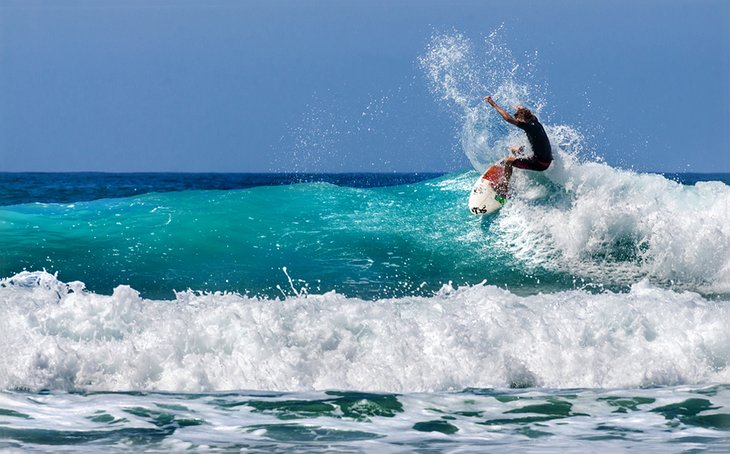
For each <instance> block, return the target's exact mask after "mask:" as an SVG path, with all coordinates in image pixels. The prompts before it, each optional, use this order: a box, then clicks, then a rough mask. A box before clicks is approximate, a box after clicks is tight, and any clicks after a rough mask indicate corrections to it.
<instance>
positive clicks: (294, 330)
mask: <svg viewBox="0 0 730 454" xmlns="http://www.w3.org/2000/svg"><path fill="white" fill-rule="evenodd" d="M729 318H730V305H727V304H726V303H724V302H713V301H708V300H705V299H703V298H702V297H701V296H699V295H698V294H696V293H692V292H683V293H677V292H674V291H671V290H663V289H659V288H656V287H653V286H652V285H650V284H648V283H646V282H641V283H638V284H635V285H634V286H632V288H631V290H630V292H628V293H612V292H604V293H601V294H593V293H588V292H585V291H581V290H571V291H565V292H558V293H552V294H547V295H533V296H524V297H520V296H517V295H514V294H512V293H510V292H507V291H505V290H502V289H499V288H496V287H493V286H482V285H477V286H473V287H464V288H461V289H453V288H450V287H448V286H446V287H444V288H443V289H442V290H441V291H440V292H439V293H438V294H436V295H433V296H431V297H408V298H399V299H382V300H377V301H363V300H361V299H357V298H347V297H345V296H343V295H340V294H337V293H334V292H330V293H326V294H323V295H309V296H307V297H305V296H294V297H289V298H286V299H284V300H270V299H260V298H249V297H245V296H240V295H234V294H197V293H193V292H181V293H178V294H177V296H176V299H175V300H174V301H155V300H145V299H142V298H141V297H140V296H139V293H138V292H136V291H135V290H134V289H132V288H130V287H127V286H119V287H117V288H116V289H115V290H114V292H113V294H112V295H110V296H105V295H99V294H96V293H93V292H89V291H86V290H84V289H83V284H82V283H80V282H71V283H68V284H66V283H63V282H60V281H58V280H57V279H56V278H55V277H53V276H52V275H49V274H47V273H42V272H36V273H21V274H19V275H16V276H14V277H13V278H11V279H6V280H4V281H2V285H1V286H0V344H1V345H3V346H4V347H3V349H4V351H3V355H4V360H3V361H2V363H0V388H4V389H8V388H14V387H22V388H30V389H44V388H45V389H56V390H73V389H93V390H126V389H135V390H170V391H195V392H197V391H214V390H226V389H255V390H290V391H302V390H322V389H357V390H373V391H395V392H416V391H444V390H460V389H463V388H466V387H485V388H486V387H534V386H543V387H555V388H573V387H591V388H592V387H609V388H617V387H641V386H653V385H677V384H693V383H707V382H728V381H730V368H728V363H730V349H729V348H728V345H730V330H728V327H727V323H726V321H727V320H728V319H729Z"/></svg>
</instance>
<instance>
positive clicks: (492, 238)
mask: <svg viewBox="0 0 730 454" xmlns="http://www.w3.org/2000/svg"><path fill="white" fill-rule="evenodd" d="M478 175H479V174H478V172H476V171H464V172H457V173H450V174H392V175H391V174H338V175H314V174H308V175H297V174H290V175H283V174H271V175H265V174H263V175H262V174H84V173H72V174H32V173H30V174H0V187H2V191H3V194H2V200H3V205H2V206H1V207H0V232H2V235H0V250H1V251H3V252H2V261H1V262H0V274H1V275H2V276H3V277H4V279H2V280H1V281H0V345H2V350H3V359H2V361H0V389H2V391H0V448H5V449H10V450H13V449H17V450H19V451H24V452H28V451H31V452H33V451H36V452H48V451H52V452H97V451H98V450H99V449H102V448H103V449H105V450H110V451H117V452H125V451H129V450H150V451H168V450H194V451H232V450H236V451H238V450H242V451H247V452H248V451H253V452H278V451H288V450H296V451H304V452H306V451H312V452H322V451H332V452H372V451H378V452H406V451H411V450H419V451H426V452H432V451H433V452H475V451H484V450H498V451H514V452H525V451H530V452H554V451H555V450H558V449H560V450H564V451H569V452H570V451H572V452H585V450H588V449H592V450H599V451H600V450H611V451H628V450H631V449H640V450H642V451H644V452H695V451H703V452H723V451H726V450H727V449H728V448H729V447H730V432H728V431H729V430H730V368H729V367H728V363H729V362H730V349H729V348H728V346H730V324H728V321H730V222H728V221H729V220H730V186H728V184H729V183H730V175H729V174H713V175H708V174H705V175H702V174H673V175H660V174H650V173H638V172H632V171H627V170H621V169H616V168H613V167H610V166H609V165H607V164H604V163H598V162H581V161H578V160H574V159H572V158H571V157H570V156H569V155H563V156H561V158H560V159H558V160H556V162H555V163H554V164H553V166H552V167H551V168H550V169H549V170H548V171H547V172H545V173H543V174H537V173H527V172H523V173H520V174H518V175H515V179H514V181H513V188H514V189H513V190H514V192H513V195H512V198H511V199H510V200H509V202H508V203H507V204H506V205H505V207H504V208H503V209H502V210H500V211H499V212H498V213H497V214H495V215H491V216H483V217H479V216H474V215H472V214H470V213H469V211H468V209H467V207H466V199H467V197H468V194H469V189H470V187H471V185H472V183H473V181H474V180H475V179H476V178H477V177H478Z"/></svg>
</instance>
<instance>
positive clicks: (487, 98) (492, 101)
mask: <svg viewBox="0 0 730 454" xmlns="http://www.w3.org/2000/svg"><path fill="white" fill-rule="evenodd" d="M484 100H485V101H487V102H488V103H489V104H491V105H494V100H493V99H492V97H491V96H485V97H484Z"/></svg>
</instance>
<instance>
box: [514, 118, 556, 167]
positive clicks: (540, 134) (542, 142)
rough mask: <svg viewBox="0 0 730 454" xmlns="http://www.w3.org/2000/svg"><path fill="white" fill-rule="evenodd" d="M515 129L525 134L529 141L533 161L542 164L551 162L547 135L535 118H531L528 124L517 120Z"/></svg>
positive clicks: (551, 157) (551, 152)
mask: <svg viewBox="0 0 730 454" xmlns="http://www.w3.org/2000/svg"><path fill="white" fill-rule="evenodd" d="M517 127H518V128H520V129H521V130H523V131H525V133H526V134H527V140H529V141H530V146H531V147H532V153H533V154H534V155H535V159H537V160H538V161H542V162H551V161H552V160H553V151H552V148H550V140H549V139H548V136H547V133H545V128H543V127H542V125H541V124H540V122H539V121H537V117H533V119H532V121H530V122H529V123H527V122H522V121H519V120H517Z"/></svg>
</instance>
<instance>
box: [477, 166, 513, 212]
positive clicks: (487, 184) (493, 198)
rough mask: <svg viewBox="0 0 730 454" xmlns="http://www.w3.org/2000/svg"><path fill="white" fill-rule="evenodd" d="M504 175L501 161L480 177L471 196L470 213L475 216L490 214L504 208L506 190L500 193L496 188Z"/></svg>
mask: <svg viewBox="0 0 730 454" xmlns="http://www.w3.org/2000/svg"><path fill="white" fill-rule="evenodd" d="M503 175H504V166H503V165H502V161H501V160H500V161H499V162H497V163H496V164H494V165H493V166H492V167H490V168H488V169H487V171H486V172H484V175H482V176H480V177H479V179H478V180H477V181H476V183H474V187H473V188H472V190H471V194H470V195H469V211H471V212H472V213H473V214H489V213H493V212H495V211H497V210H498V209H500V208H502V205H504V202H505V200H506V199H507V191H506V188H504V191H499V192H497V191H496V190H495V189H494V188H495V186H496V185H497V184H498V183H499V181H500V180H501V179H502V176H503Z"/></svg>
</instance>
